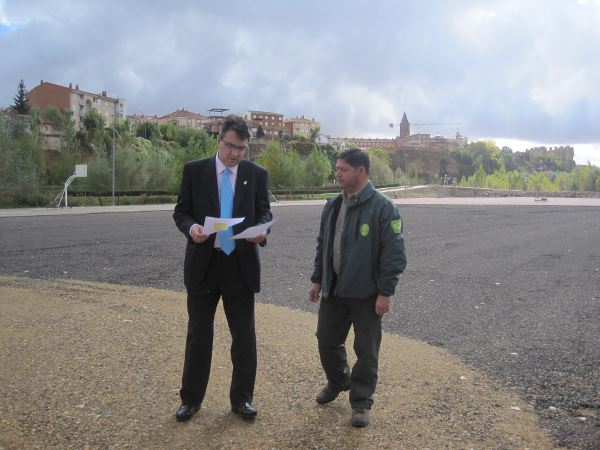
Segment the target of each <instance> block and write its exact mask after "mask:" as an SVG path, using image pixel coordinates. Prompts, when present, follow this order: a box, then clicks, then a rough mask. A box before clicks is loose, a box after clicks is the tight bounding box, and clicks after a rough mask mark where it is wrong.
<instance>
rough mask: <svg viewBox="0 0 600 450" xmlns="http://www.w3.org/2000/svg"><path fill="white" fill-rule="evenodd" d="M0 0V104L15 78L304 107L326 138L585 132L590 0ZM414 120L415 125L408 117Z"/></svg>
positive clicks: (149, 97) (598, 44) (138, 107)
mask: <svg viewBox="0 0 600 450" xmlns="http://www.w3.org/2000/svg"><path fill="white" fill-rule="evenodd" d="M288 3H290V2H282V1H276V0H271V1H265V0H263V1H255V2H242V1H237V2H193V1H180V2H175V3H172V4H169V5H168V6H167V5H163V6H149V5H150V4H149V3H147V2H142V1H120V2H116V1H92V2H76V1H56V2H52V3H47V2H45V1H41V0H40V1H4V2H2V1H0V24H1V25H0V52H1V54H2V55H3V63H4V64H3V65H4V69H3V70H2V72H0V105H8V104H10V103H11V102H12V97H13V96H14V93H15V91H16V86H17V83H18V81H19V79H20V78H24V79H25V82H26V84H27V86H28V87H29V88H30V89H31V88H33V87H34V86H35V85H37V84H38V83H39V80H40V79H44V80H46V81H52V82H56V83H59V84H68V83H69V82H72V83H78V84H79V86H80V87H81V88H82V89H85V90H89V91H101V90H107V91H109V93H111V94H112V95H115V96H120V97H124V98H126V99H127V101H128V110H129V112H130V113H139V112H143V113H145V114H166V113H168V112H170V111H173V110H175V109H176V108H180V107H185V108H186V109H189V110H192V111H196V112H199V113H205V111H206V109H208V108H210V107H214V106H218V107H227V108H230V109H231V110H232V111H235V112H242V111H244V110H246V109H265V110H272V111H277V112H281V113H283V114H285V115H286V116H295V115H299V114H303V115H305V116H307V117H314V118H315V119H317V120H320V121H321V123H322V128H323V131H324V132H326V133H329V134H331V135H337V136H343V135H353V136H362V135H365V136H366V135H371V136H375V135H379V136H384V135H388V136H391V135H393V134H395V133H396V130H391V129H389V128H388V123H389V122H395V123H397V122H398V121H399V120H400V118H401V115H402V113H403V112H404V111H406V112H407V114H408V116H409V119H410V120H411V122H414V123H419V122H445V123H452V124H454V123H459V124H460V125H458V126H456V125H452V126H448V127H443V126H442V127H441V128H439V129H437V130H436V129H424V130H423V131H425V132H432V133H438V132H440V133H443V134H450V133H451V132H453V131H456V128H460V131H461V132H463V133H464V134H466V135H467V136H473V137H484V136H485V137H498V138H512V139H523V140H530V141H539V142H552V141H554V142H557V143H572V144H577V143H594V142H596V143H597V142H600V128H598V127H596V126H595V124H597V123H600V108H599V106H598V105H600V87H599V86H598V83H597V79H598V76H599V74H600V62H598V58H597V57H596V56H595V55H597V54H600V39H599V37H600V31H599V30H600V4H599V3H598V2H597V1H582V0H581V1H575V0H573V1H563V0H556V1H549V2H544V3H540V2H535V1H532V0H525V1H510V0H507V1H501V2H500V1H498V2H487V1H486V2H484V1H453V2H443V1H425V2H408V1H406V2H398V1H379V2H377V1H370V2H367V1H347V2H337V1H335V2H334V1H325V0H322V1H306V2H296V3H295V4H294V5H291V4H288ZM415 129H416V128H415Z"/></svg>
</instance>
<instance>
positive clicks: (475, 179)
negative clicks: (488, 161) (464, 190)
mask: <svg viewBox="0 0 600 450" xmlns="http://www.w3.org/2000/svg"><path fill="white" fill-rule="evenodd" d="M469 185H470V186H472V187H480V188H484V187H486V173H485V169H484V168H483V165H480V166H479V168H478V169H477V171H476V172H475V173H474V174H473V176H472V177H470V178H469Z"/></svg>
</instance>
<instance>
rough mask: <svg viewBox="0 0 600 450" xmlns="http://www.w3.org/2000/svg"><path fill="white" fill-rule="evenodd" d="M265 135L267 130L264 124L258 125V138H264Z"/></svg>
mask: <svg viewBox="0 0 600 450" xmlns="http://www.w3.org/2000/svg"><path fill="white" fill-rule="evenodd" d="M264 137H265V130H263V127H262V125H258V128H256V139H262V138H264Z"/></svg>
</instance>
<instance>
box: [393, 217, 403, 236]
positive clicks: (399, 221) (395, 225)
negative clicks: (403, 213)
mask: <svg viewBox="0 0 600 450" xmlns="http://www.w3.org/2000/svg"><path fill="white" fill-rule="evenodd" d="M390 224H391V225H392V231H393V232H394V233H396V234H400V230H402V219H396V220H392V221H391V222H390Z"/></svg>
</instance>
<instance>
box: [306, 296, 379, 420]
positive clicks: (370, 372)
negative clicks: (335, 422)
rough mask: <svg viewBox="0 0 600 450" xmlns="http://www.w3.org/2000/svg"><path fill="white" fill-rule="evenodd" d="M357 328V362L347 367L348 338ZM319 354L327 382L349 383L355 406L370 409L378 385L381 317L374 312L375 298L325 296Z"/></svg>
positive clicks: (332, 383) (351, 401)
mask: <svg viewBox="0 0 600 450" xmlns="http://www.w3.org/2000/svg"><path fill="white" fill-rule="evenodd" d="M350 326H353V327H354V353H355V354H356V358H357V360H356V363H355V364H354V367H352V372H350V369H349V367H348V358H347V354H346V345H345V344H346V338H347V337H348V333H349V331H350ZM317 340H318V342H319V355H320V357H321V364H322V366H323V370H324V371H325V375H326V376H327V381H328V382H329V383H331V385H332V386H335V387H342V386H347V385H348V383H350V405H351V406H352V408H366V409H371V406H372V405H373V394H374V393H375V386H376V385H377V367H378V362H379V347H380V345H381V317H379V316H378V315H377V314H375V298H371V299H352V298H339V297H324V298H322V299H321V306H320V307H319V321H318V325H317Z"/></svg>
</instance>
